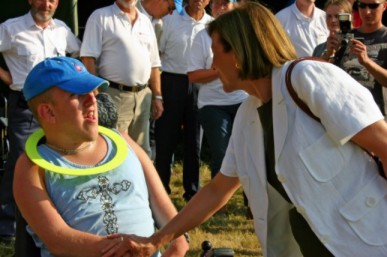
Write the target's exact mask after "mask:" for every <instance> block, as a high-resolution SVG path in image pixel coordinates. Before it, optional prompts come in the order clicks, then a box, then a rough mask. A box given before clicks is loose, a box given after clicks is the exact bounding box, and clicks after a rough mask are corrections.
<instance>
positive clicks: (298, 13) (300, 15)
mask: <svg viewBox="0 0 387 257" xmlns="http://www.w3.org/2000/svg"><path fill="white" fill-rule="evenodd" d="M290 8H291V10H292V12H293V13H294V15H295V16H296V18H297V20H304V21H311V20H313V16H314V13H315V9H313V15H312V17H307V16H305V15H304V14H303V13H302V12H301V11H300V10H299V9H298V8H297V5H296V3H294V4H292V5H291V6H290ZM315 8H316V7H315Z"/></svg>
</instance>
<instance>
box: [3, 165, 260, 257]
mask: <svg viewBox="0 0 387 257" xmlns="http://www.w3.org/2000/svg"><path fill="white" fill-rule="evenodd" d="M200 172H201V173H200V176H201V186H204V185H205V184H206V183H208V181H209V179H210V170H209V169H208V167H207V165H202V166H201V171H200ZM181 178H182V165H181V164H175V165H174V171H173V174H172V178H171V188H172V194H171V199H172V201H173V202H174V204H175V206H176V208H177V209H179V210H180V209H181V208H183V207H184V205H185V202H184V200H183V197H182V195H183V185H182V182H181ZM189 234H190V237H191V243H190V251H189V252H188V254H187V255H186V256H187V257H199V256H200V253H201V252H202V249H201V244H202V242H203V241H204V240H208V241H210V242H211V243H212V245H213V248H222V247H224V248H232V249H233V250H234V252H235V256H238V257H252V256H254V257H260V256H262V254H261V249H260V247H259V243H258V240H257V238H256V236H255V234H254V229H253V221H252V220H248V219H246V207H245V206H244V204H243V195H242V190H241V189H239V190H238V191H237V193H236V194H235V195H234V196H233V197H232V199H231V200H230V202H229V203H228V204H227V211H226V212H224V213H218V214H216V215H214V216H213V217H212V218H210V219H209V220H208V221H207V222H205V223H203V224H202V225H200V226H198V227H196V228H195V229H193V230H192V231H189ZM13 254H14V249H13V245H8V246H7V245H4V244H0V256H1V257H11V256H13Z"/></svg>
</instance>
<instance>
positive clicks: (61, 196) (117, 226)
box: [28, 136, 160, 257]
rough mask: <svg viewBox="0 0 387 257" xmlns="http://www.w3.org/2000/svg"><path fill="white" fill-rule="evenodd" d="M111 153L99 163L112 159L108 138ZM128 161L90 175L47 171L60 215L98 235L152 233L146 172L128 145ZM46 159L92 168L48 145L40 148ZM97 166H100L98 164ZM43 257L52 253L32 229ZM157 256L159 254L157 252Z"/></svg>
mask: <svg viewBox="0 0 387 257" xmlns="http://www.w3.org/2000/svg"><path fill="white" fill-rule="evenodd" d="M104 138H105V141H106V142H107V145H108V152H107V155H106V157H105V158H104V160H102V162H101V163H100V164H99V165H101V164H103V163H106V162H107V161H109V160H111V159H112V158H113V157H114V155H115V153H116V149H115V146H114V144H112V141H111V140H110V139H109V138H107V137H105V136H104ZM128 148H129V151H128V156H127V158H126V160H125V161H124V162H123V163H122V164H121V165H120V166H119V167H117V168H116V169H114V170H110V171H107V172H105V173H101V174H97V175H90V176H70V175H61V174H58V173H54V172H50V171H47V170H46V173H45V180H46V181H45V184H46V188H47V192H48V195H49V196H50V198H51V199H52V201H53V203H54V204H55V207H56V208H57V210H58V212H59V214H60V215H61V216H62V217H63V219H64V221H65V222H66V223H67V224H68V225H69V226H70V227H72V228H75V229H77V230H80V231H86V232H89V233H91V234H96V235H108V234H114V233H124V234H136V235H139V236H150V235H152V234H153V233H154V231H155V223H154V220H153V217H152V212H151V209H150V203H149V195H148V190H147V185H146V182H145V177H144V173H143V170H142V167H141V164H140V161H139V160H138V158H137V156H136V155H135V153H134V151H133V150H132V149H131V148H130V146H128ZM38 151H39V153H40V155H41V156H42V157H43V158H44V159H46V160H47V161H49V162H51V163H54V164H56V165H59V166H62V167H68V168H89V166H82V165H78V164H75V163H72V162H70V161H68V160H67V159H65V158H63V157H62V156H61V155H60V154H58V153H57V152H56V151H54V150H52V149H51V148H49V147H48V146H46V145H40V146H39V147H38ZM97 166H98V165H97ZM28 231H29V232H30V234H31V235H32V236H33V238H34V240H35V244H36V245H37V246H38V247H40V248H41V255H42V256H43V257H46V256H52V255H51V254H50V253H49V252H48V250H47V248H46V246H45V245H44V244H43V243H42V241H41V240H40V239H39V238H38V237H37V236H36V234H34V232H33V231H32V230H31V228H29V227H28ZM153 256H154V257H156V256H160V253H159V252H157V253H155V254H154V255H153Z"/></svg>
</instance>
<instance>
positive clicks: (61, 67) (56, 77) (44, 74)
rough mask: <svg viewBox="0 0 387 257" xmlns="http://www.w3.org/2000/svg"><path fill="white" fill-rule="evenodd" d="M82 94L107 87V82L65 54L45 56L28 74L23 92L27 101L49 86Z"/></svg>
mask: <svg viewBox="0 0 387 257" xmlns="http://www.w3.org/2000/svg"><path fill="white" fill-rule="evenodd" d="M54 86H56V87H59V88H60V89H62V90H65V91H67V92H71V93H73V94H77V95H83V94H86V93H89V92H91V91H93V90H95V89H96V88H98V87H108V86H109V82H108V81H106V80H104V79H101V78H100V77H97V76H94V75H93V74H90V73H89V72H88V71H87V69H86V67H85V66H84V65H83V64H82V62H80V61H79V60H77V59H74V58H71V57H65V56H58V57H52V58H47V59H45V60H44V61H42V62H40V63H38V64H37V65H36V66H35V67H34V68H33V69H32V70H31V72H30V73H29V74H28V76H27V78H26V81H25V83H24V88H23V94H24V97H25V99H26V100H27V101H29V100H30V99H32V98H34V97H35V96H37V95H40V94H41V93H43V92H44V91H46V90H48V89H50V88H51V87H54Z"/></svg>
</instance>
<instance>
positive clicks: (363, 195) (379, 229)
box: [340, 176, 387, 246]
mask: <svg viewBox="0 0 387 257" xmlns="http://www.w3.org/2000/svg"><path fill="white" fill-rule="evenodd" d="M386 188H387V182H386V180H384V179H383V178H382V177H380V176H375V178H374V179H373V180H372V181H371V182H369V183H368V184H367V185H365V187H364V188H363V189H362V190H361V191H360V192H359V193H358V194H356V195H355V197H353V198H352V199H351V200H350V201H349V202H348V203H347V204H345V205H344V206H343V207H342V208H341V209H340V213H341V215H342V216H343V217H344V219H345V220H346V221H347V222H348V224H349V226H350V227H351V228H352V229H353V231H354V232H355V234H356V235H357V236H358V237H359V238H360V239H361V240H362V241H363V242H365V243H366V244H368V245H372V246H382V245H387V222H385V217H386V213H387V190H386Z"/></svg>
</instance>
